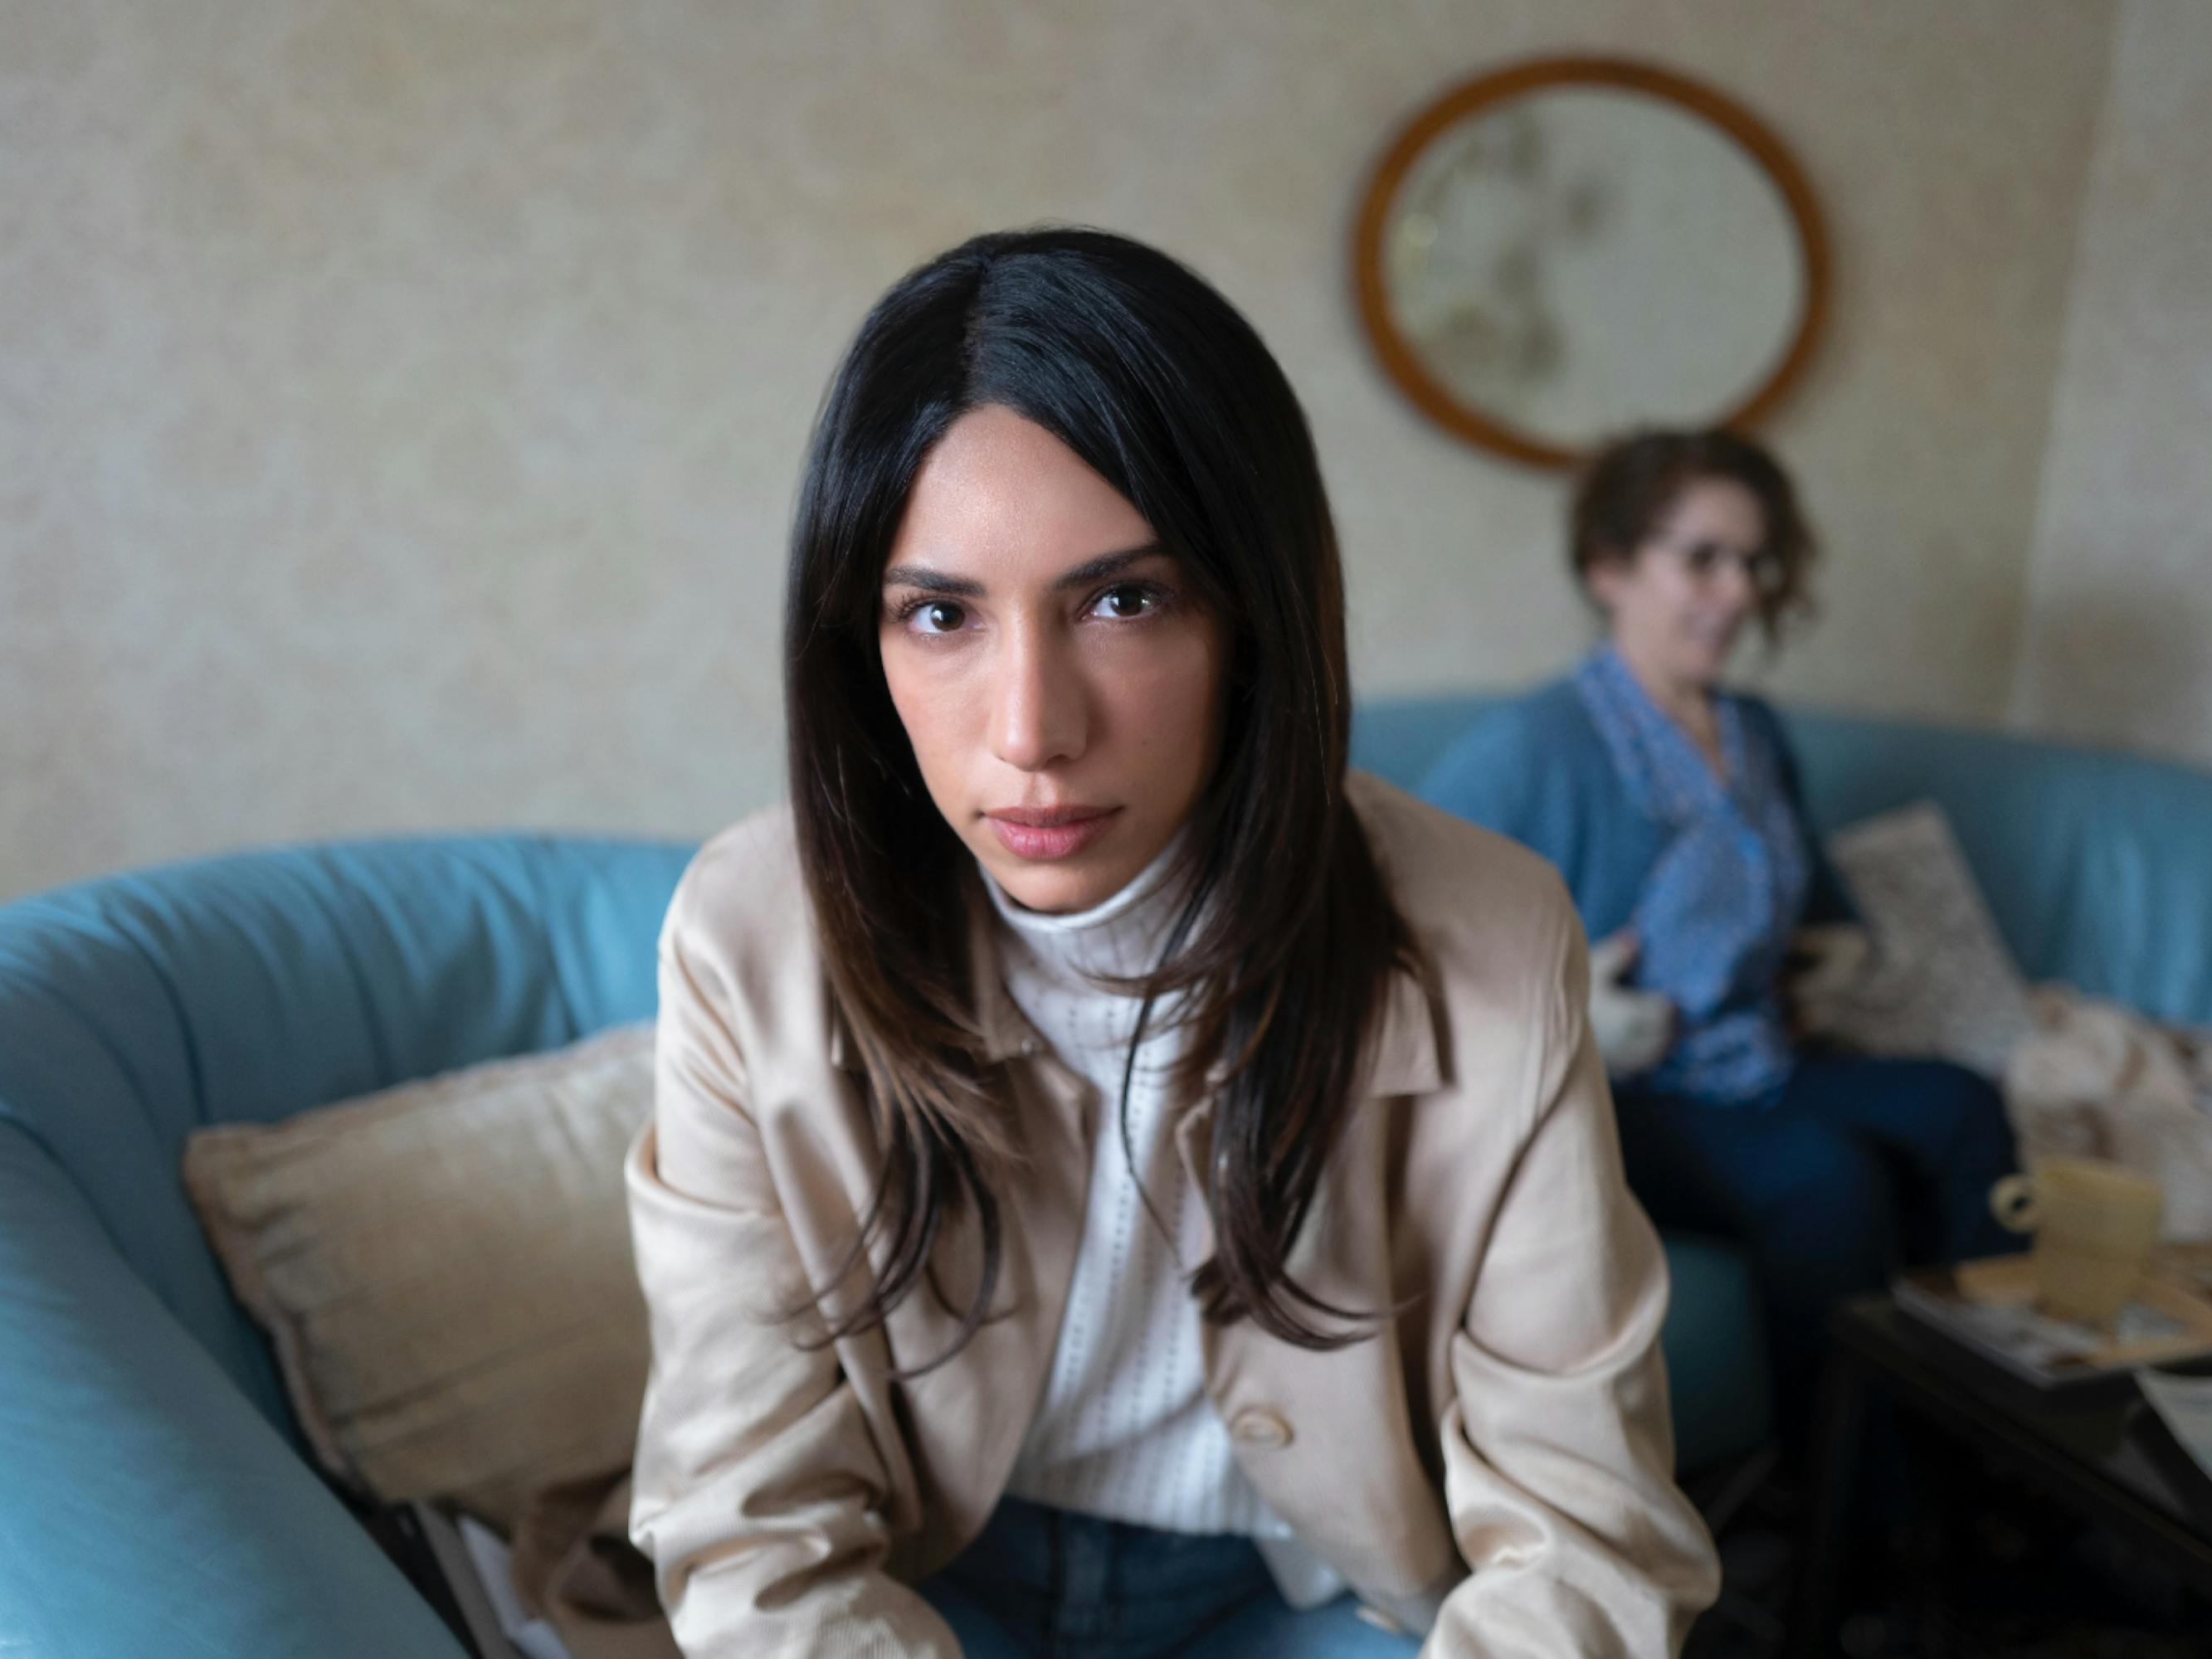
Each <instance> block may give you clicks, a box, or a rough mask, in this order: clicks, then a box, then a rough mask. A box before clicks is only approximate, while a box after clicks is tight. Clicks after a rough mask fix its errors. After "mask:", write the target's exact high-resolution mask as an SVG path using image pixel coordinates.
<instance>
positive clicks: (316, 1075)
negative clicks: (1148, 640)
mask: <svg viewBox="0 0 2212 1659" xmlns="http://www.w3.org/2000/svg"><path fill="white" fill-rule="evenodd" d="M1479 707H1480V701H1479V700H1474V699H1468V698H1449V699H1437V700H1431V701H1425V702H1397V703H1389V704H1378V705H1376V707H1374V708H1371V709H1370V710H1367V711H1364V714H1363V717H1362V719H1361V721H1360V723H1359V727H1358V737H1357V744H1356V748H1357V754H1358V759H1359V761H1360V763H1361V764H1363V765H1365V766H1367V767H1369V768H1370V769H1373V770H1376V771H1378V772H1380V773H1382V774H1383V775H1386V776H1388V777H1390V778H1392V779H1394V780H1395V781H1400V782H1403V783H1407V784H1408V785H1410V784H1412V783H1413V782H1414V781H1417V780H1418V779H1419V776H1420V775H1421V774H1422V772H1424V771H1425V769H1426V768H1427V765H1428V763H1430V761H1431V760H1432V759H1433V758H1434V757H1435V756H1436V755H1437V753H1438V752H1439V751H1440V750H1442V748H1443V745H1444V744H1446V743H1447V742H1448V741H1449V739H1450V738H1451V737H1452V736H1453V735H1454V734H1455V732H1457V731H1459V730H1460V728H1461V727H1462V726H1463V725H1464V723H1465V722H1466V721H1467V720H1468V718H1470V717H1471V715H1472V714H1474V712H1475V711H1476V709H1477V708H1479ZM1792 724H1793V727H1794V729H1795V731H1796V735H1797V738H1798V739H1799V742H1800V744H1801V747H1802V754H1803V758H1804V761H1805V767H1806V772H1807V781H1808V790H1809V797H1810V802H1811V805H1812V809H1813V811H1814V815H1815V817H1817V818H1818V819H1819V820H1820V823H1821V824H1822V825H1823V826H1828V825H1832V824H1834V823H1839V822H1845V821H1848V820H1850V819H1852V818H1856V817H1861V816H1863V815H1864V814H1866V813H1868V812H1870V811H1877V810H1879V809H1881V808H1882V807H1886V806H1889V805H1897V804H1899V803H1902V802H1904V801H1906V800H1909V799H1917V798H1920V797H1923V796H1932V797H1934V798H1935V799H1938V800H1939V801H1941V802H1942V804H1943V805H1944V806H1945V807H1946V809H1947V810H1948V811H1949V813H1950V815H1951V817H1952V819H1953V822H1954V824H1955V825H1956V827H1957V829H1958V831H1959V835H1960V840H1961V842H1963V843H1964V845H1965V847H1966V851H1967V854H1968V855H1969V857H1970V858H1971V859H1972V862H1973V864H1974V866H1975V867H1976V869H1977V870H1978V872H1980V874H1981V876H1982V878H1983V880H1984V885H1985V886H1986V887H1987V889H1988V890H1989V892H1990V898H1991V901H1992V903H1993V905H1994V906H1995V908H1996V914H1997V918H1998V921H1999V923H2000V925H2001V926H2002V928H2003V930H2004V932H2005V933H2006V935H2007V937H2008V939H2010V941H2011V943H2012V945H2013V948H2014V949H2015V951H2016V952H2017V953H2018V954H2019V956H2020V957H2021V961H2022V963H2024V964H2025V965H2026V967H2027V969H2028V971H2029V972H2030V973H2031V974H2032V975H2036V976H2039V977H2042V976H2048V977H2058V978H2064V979H2068V980H2070V981H2074V982H2075V983H2077V984H2079V985H2081V986H2083V987H2087V988H2089V989H2092V990H2096V991H2100V992H2104V993H2106V994H2112V995H2116V996H2119V997H2122V998H2124V999H2125V1000H2129V1001H2131V1002H2134V1003H2136V1004H2138V1005H2140V1006H2143V1007H2145V1008H2147V1009H2148V1010H2149V1011H2151V1012H2154V1013H2155V1014H2158V1015H2160V1016H2161V1017H2163V1018H2170V1019H2175V1020H2185V1021H2192V1022H2208V1023H2212V777H2208V776H2206V775H2201V774H2198V773H2195V772H2192V771H2188V770H2185V769H2177V768H2171V767H2161V766H2157V765H2154V764H2151V763H2146V762H2142V761H2136V760H2130V759H2125V758H2121V757H2112V756H2107V755H2100V754H2093V753H2087V752H2083V751H2079V750H2066V749H2061V748H2057V747H2054V746H2051V745H2046V744H2033V743H2026V742H2020V741H2015V740H2010V739H2006V738H1993V737H1985V736H1974V735H1968V734H1962V733H1957V732H1942V731H1935V730H1928V729H1922V728H1916V727H1907V726H1898V725H1893V724H1887V723H1880V722H1871V721H1862V720H1839V719H1826V718H1815V717H1812V716H1804V717H1801V718H1797V719H1796V720H1793V722H1792ZM688 853H689V849H688V848H684V847H678V846H660V845H649V844H643V843H636V842H590V841H580V840H558V839H549V838H544V837H532V836H484V837H472V838H463V839H444V840H422V841H392V842H369V843H361V844H353V845H340V846H330V847H319V848H295V849H287V850H279V851H272V852H260V853H250V854H242V855H239V856H235V857H231V858H224V859H217V860H208V861H204V862H198V863H193V864H186V865H179V866H171V867H168V868H164V869H159V870H154V871H149V872H143V873H138V874H132V875H125V876H120V877H115V878H108V879H106V880H100V881H95V882H89V883H86V884H82V885H79V886H76V887H71V888H66V889H63V890H57V891H54V892H51V893H47V894H44V895H40V896H33V897H31V898H27V899H23V900H20V901H18V902H15V903H13V904H9V905H7V906H4V907H0V1654H6V1655H9V1656H10V1659H15V1656H19V1655H20V1656H23V1659H149V1656H167V1655H171V1654H175V1655H203V1654H204V1655H209V1656H216V1655H222V1656H240V1659H286V1656H294V1655H297V1656H301V1659H395V1656H406V1659H458V1656H459V1653H460V1649H459V1646H458V1644H456V1643H454V1641H453V1638H450V1637H449V1636H448V1635H447V1632H446V1631H445V1629H444V1627H443V1626H441V1624H440V1623H439V1621H438V1620H437V1619H436V1618H435V1615H434V1614H433V1613H431V1612H430V1610H429V1608H428V1606H427V1604H425V1603H424V1602H423V1601H422V1600H420V1599H419V1598H418V1597H417V1596H416V1595H415V1594H414V1592H413V1591H412V1589H410V1587H409V1585H408V1584H407V1583H406V1581H405V1580H404V1578H403V1577H401V1576H400V1575H399V1573H398V1571H396V1570H395V1569H393V1568H392V1566H391V1565H389V1564H388V1563H387V1562H386V1559H385V1558H384V1556H383V1555H382V1554H381V1553H380V1552H379V1550H378V1549H377V1548H376V1547H374V1545H373V1544H372V1543H371V1542H370V1541H369V1539H368V1536H367V1534H365V1533H363V1532H362V1529H361V1528H359V1527H358V1526H357V1525H356V1522H354V1520H353V1519H352V1518H351V1517H350V1516H349V1515H348V1514H347V1513H346V1512H345V1510H344V1509H343V1507H342V1506H341V1505H340V1504H339V1503H338V1502H337V1500H336V1499H335V1498H333V1497H332V1496H331V1493H330V1492H328V1491H327V1489H326V1488H325V1486H323V1484H322V1483H321V1482H320V1480H319V1479H318V1477H317V1476H316V1475H315V1474H313V1472H312V1471H311V1470H310V1468H309V1467H308V1466H307V1462H305V1461H304V1458H303V1454H302V1448H301V1442H300V1439H299V1437H298V1434H297V1432H296V1430H295V1426H294V1425H293V1424H292V1422H291V1419H290V1417H289V1413H288V1411H287V1408H286V1406H285V1403H284V1400H283V1391H282V1389H281V1387H280V1386H279V1383H278V1381H277V1377H276V1370H275V1367H274V1364H272V1361H271V1359H270V1354H269V1352H268V1350H267V1348H266V1346H265V1345H264V1342H263V1340H262V1339H261V1338H260V1336H259V1334H258V1333H257V1332H256V1330H255V1329H254V1328H252V1325H251V1324H250V1322H248V1321H247V1320H246V1317H245V1316H244V1315H243V1313H242V1312H241V1311H240V1310H239V1308H238V1306H237V1305H236V1304H235V1303H234V1302H233V1301H232V1299H231V1297H230V1296H229V1294H228V1290H227V1289H226V1287H225V1285H224V1284H223V1282H222V1275H221V1273H220V1272H219V1271H218V1269H217V1268H216V1264H215V1262H214V1260H213V1258H212V1257H211V1256H210V1254H209V1252H208V1249H207V1248H206V1246H205V1244H204V1243H203V1241H202V1239H201V1237H200V1234H199V1231H198V1229H197V1225H195V1223H194V1221H193V1218H192V1217H191V1213H190V1212H189V1210H188V1208H187V1206H186V1205H185V1200H184V1197H183V1194H182V1191H181V1188H180V1186H179V1179H178V1160H179V1153H180V1150H181V1147H182V1146H183V1142H184V1139H185V1135H186V1134H187V1133H188V1132H190V1131H191V1129H192V1128H194V1127H197V1126H198V1125H201V1124H204V1123H210V1122H216V1121H225V1120H255V1121H268V1120H271V1119H276V1118H281V1117H284V1116H286V1115H289V1114H291V1113H295V1112H298V1111H301V1110H303V1109H307V1108H309V1107H312V1106H314V1105H317V1104H319V1103H325V1102H328V1101H331V1100H337V1099H340V1098H343V1097H348V1096H351V1095H356V1094H360V1093H362V1092H365V1091H369V1090H373V1089H378V1088H381V1087H385V1086H387V1085H392V1084H395V1083H398V1082H400V1081H403V1080H404V1079H409V1078H413V1077H419V1076H422V1075H426V1074H428V1073H435V1072H438V1071H442V1070H447V1069H450V1068H452V1067H454V1066H463V1065H467V1064H469V1063H471V1062H472V1061H477V1060H486V1059H489V1058H493V1057H495V1056H498V1055H503V1054H518V1053H524V1052H528V1051H532V1050H536V1049H542V1048H551V1047H554V1046H556V1045H559V1044H562V1043H565V1042H569V1041H571V1040H573V1039H574V1038H576V1037H579V1036H583V1035H585V1034H586V1033H588V1032H590V1031H592V1030H596V1029H598V1028H599V1027H602V1026H605V1025H608V1024H614V1023H617V1022H619V1021H623V1020H628V1019H634V1018H641V1017H643V1016H645V1015H647V1014H649V1013H650V1012H652V1009H653V960H652V957H653V937H654V933H655V929H656V926H657V923H658V921H659V915H660V913H661V910H662V908H664V906H665V903H666V902H667V898H668V895H669V892H670V890H671V888H672V886H673V885H674V883H675V880H676V878H677V876H678V872H680V870H681V869H682V867H683V865H684V860H685V859H686V858H687V856H688ZM1669 1250H1670V1254H1671V1255H1672V1256H1673V1259H1674V1267H1675V1273H1676V1296H1675V1304H1674V1314H1673V1316H1672V1318H1671V1319H1670V1322H1669V1324H1668V1332H1667V1346H1668V1360H1669V1364H1670V1365H1671V1367H1672V1369H1673V1374H1674V1395H1675V1401H1676V1412H1677V1419H1678V1430H1679V1438H1680V1445H1681V1449H1682V1453H1683V1463H1684V1467H1685V1468H1686V1469H1693V1468H1697V1467H1698V1466H1699V1465H1700V1464H1704V1463H1710V1462H1717V1461H1718V1460H1721V1459H1724V1458H1727V1457H1729V1456H1730V1455H1734V1454H1735V1453H1737V1452H1740V1451H1741V1450H1743V1449H1746V1448H1747V1446H1748V1445H1750V1444H1753V1443H1756V1442H1757V1441H1758V1440H1759V1438H1761V1437H1763V1435H1764V1433H1765V1424H1766V1421H1767V1413H1768V1410H1769V1404H1768V1401H1767V1399H1766V1394H1765V1389H1766V1384H1765V1377H1764V1374H1763V1371H1762V1370H1761V1369H1760V1367H1759V1364H1758V1360H1757V1353H1758V1345H1757V1340H1756V1334H1755V1330H1754V1329H1753V1327H1752V1326H1751V1325H1750V1324H1749V1318H1750V1316H1749V1312H1748V1310H1749V1302H1748V1297H1747V1286H1746V1285H1745V1282H1744V1280H1743V1277H1742V1274H1741V1268H1740V1266H1739V1265H1738V1264H1737V1263H1736V1262H1735V1259H1734V1258H1733V1257H1732V1256H1730V1255H1729V1254H1728V1253H1727V1252H1726V1251H1725V1250H1723V1249H1717V1248H1715V1247H1713V1246H1711V1245H1709V1244H1705V1243H1700V1242H1699V1241H1697V1240H1691V1239H1673V1240H1670V1241H1669Z"/></svg>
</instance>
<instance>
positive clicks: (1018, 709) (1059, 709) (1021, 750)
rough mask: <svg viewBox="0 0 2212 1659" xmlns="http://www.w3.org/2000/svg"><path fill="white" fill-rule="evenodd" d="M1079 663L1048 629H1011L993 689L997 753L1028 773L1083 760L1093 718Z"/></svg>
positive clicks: (993, 731) (993, 733)
mask: <svg viewBox="0 0 2212 1659" xmlns="http://www.w3.org/2000/svg"><path fill="white" fill-rule="evenodd" d="M1089 726H1090V718H1089V714H1088V712H1087V710H1086V708H1085V696H1084V690H1083V682H1082V678H1081V677H1080V675H1079V674H1078V673H1077V672H1076V665H1075V664H1074V662H1073V659H1072V657H1071V656H1070V654H1069V653H1067V652H1066V650H1065V649H1064V648H1063V647H1062V645H1061V643H1060V641H1058V640H1056V639H1055V638H1054V635H1053V632H1052V630H1051V629H1048V628H1042V627H1019V628H1014V629H1009V630H1008V632H1007V635H1006V647H1005V650H1004V651H1003V653H1001V655H1000V661H999V663H998V665H997V683H996V684H994V686H993V688H992V706H991V752H992V754H994V756H996V757H998V758H999V759H1000V760H1001V761H1004V762H1005V763H1006V764H1007V765H1009V766H1011V767H1013V768H1015V769H1018V770H1019V771H1024V772H1041V771H1042V770H1044V769H1046V768H1047V767H1048V766H1053V765H1055V764H1059V763H1065V762H1067V761H1073V760H1076V759H1079V758H1080V757H1081V756H1082V754H1083V750H1084V746H1085V743H1086V742H1087V741H1088V740H1089V735H1090V734H1089Z"/></svg>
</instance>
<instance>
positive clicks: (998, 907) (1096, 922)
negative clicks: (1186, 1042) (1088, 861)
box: [976, 831, 1186, 975]
mask: <svg viewBox="0 0 2212 1659" xmlns="http://www.w3.org/2000/svg"><path fill="white" fill-rule="evenodd" d="M1185 839H1186V832H1181V831H1179V832H1177V834H1176V836H1174V837H1173V838H1172V839H1171V840H1170V842H1168V844H1167V845H1166V846H1165V847H1164V848H1161V849H1160V851H1159V853H1158V855H1157V856H1156V857H1155V858H1154V859H1153V860H1152V862H1151V863H1150V864H1148V865H1146V866H1145V867H1144V868H1143V869H1142V870H1140V871H1139V872H1137V874H1136V875H1135V876H1134V877H1133V878H1131V879H1130V881H1129V883H1128V884H1127V885H1126V886H1125V887H1123V888H1122V889H1121V891H1119V892H1117V893H1115V894H1114V895H1112V896H1110V897H1108V898H1105V899H1102V900H1101V901H1100V902H1098V903H1097V904H1094V905H1092V906H1091V908H1089V909H1087V910H1077V911H1072V912H1068V913H1065V914H1053V913H1048V912H1045V911H1042V910H1031V909H1030V908H1027V907H1025V906H1024V905H1022V904H1019V903H1018V902H1016V901H1015V900H1014V899H1013V898H1012V896H1010V895H1009V894H1008V893H1007V892H1006V889H1004V888H1003V887H1001V886H1000V885H999V883H998V881H997V879H996V878H994V876H993V875H992V874H991V872H989V871H988V870H987V869H983V868H982V865H981V861H980V860H979V861H978V863H977V866H976V867H977V868H978V869H979V870H981V871H982V876H983V890H984V891H985V892H987V893H988V894H989V895H990V896H991V907H992V908H993V909H994V910H995V911H997V913H998V915H999V920H1000V921H1001V922H1002V923H1004V924H1005V926H1006V928H1007V930H1008V931H1009V932H1011V933H1012V934H1013V936H1014V937H1015V939H1018V941H1019V942H1020V943H1021V944H1022V945H1026V946H1027V947H1028V949H1029V951H1030V955H1031V956H1032V957H1035V958H1036V961H1037V962H1038V963H1039V964H1040V965H1041V966H1043V967H1045V968H1046V969H1073V971H1074V972H1075V973H1077V974H1079V975H1098V974H1105V975H1137V974H1142V973H1146V972H1149V971H1150V970H1151V969H1153V968H1154V967H1157V966H1158V957H1159V952H1160V950H1161V948H1162V947H1163V946H1164V945H1165V944H1166V942H1167V936H1168V931H1169V929H1170V928H1171V927H1173V926H1174V925H1175V918H1176V900H1177V897H1178V896H1179V895H1180V893H1181V892H1182V886H1181V884H1178V883H1176V882H1175V881H1173V880H1172V879H1171V878H1172V877H1173V876H1174V875H1175V873H1176V860H1177V859H1178V857H1179V856H1180V855H1181V854H1182V850H1183V842H1184V841H1185Z"/></svg>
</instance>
